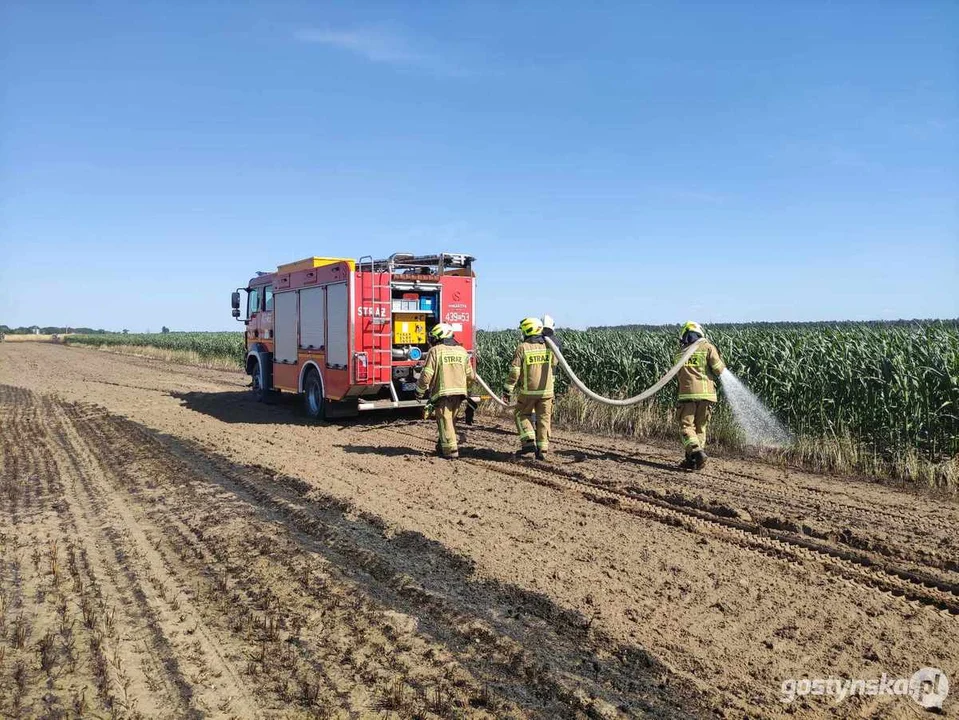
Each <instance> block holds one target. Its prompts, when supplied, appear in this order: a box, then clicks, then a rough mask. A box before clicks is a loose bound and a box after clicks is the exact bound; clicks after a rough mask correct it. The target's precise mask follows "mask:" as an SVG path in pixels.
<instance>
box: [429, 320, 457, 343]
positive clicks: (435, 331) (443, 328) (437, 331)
mask: <svg viewBox="0 0 959 720" xmlns="http://www.w3.org/2000/svg"><path fill="white" fill-rule="evenodd" d="M451 337H453V326H452V325H450V324H448V323H437V324H436V325H434V326H433V328H432V329H431V330H430V338H432V339H433V340H434V341H436V342H439V341H440V340H447V339H449V338H451Z"/></svg>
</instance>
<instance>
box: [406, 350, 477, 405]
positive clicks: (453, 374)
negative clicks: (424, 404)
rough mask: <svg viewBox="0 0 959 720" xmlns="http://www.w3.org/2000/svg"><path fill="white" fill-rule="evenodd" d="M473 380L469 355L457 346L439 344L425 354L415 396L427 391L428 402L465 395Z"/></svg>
mask: <svg viewBox="0 0 959 720" xmlns="http://www.w3.org/2000/svg"><path fill="white" fill-rule="evenodd" d="M474 378H475V373H474V372H473V365H472V363H471V362H470V356H469V353H468V352H466V350H465V349H464V348H463V347H462V346H461V345H459V344H446V343H440V344H439V345H434V346H433V347H431V348H430V351H429V352H428V353H426V364H425V365H424V366H423V372H422V373H420V379H419V380H418V381H417V382H416V395H417V396H418V397H422V396H423V395H425V394H426V393H427V391H429V393H430V400H436V398H440V397H445V396H447V395H467V394H468V387H469V383H470V382H472V381H473V379H474Z"/></svg>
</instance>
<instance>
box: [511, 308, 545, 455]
mask: <svg viewBox="0 0 959 720" xmlns="http://www.w3.org/2000/svg"><path fill="white" fill-rule="evenodd" d="M519 329H520V330H521V331H522V333H523V341H522V342H521V343H520V344H519V345H518V346H517V347H516V353H515V354H514V355H513V362H512V363H511V364H510V369H509V376H508V377H507V379H506V383H505V387H504V389H505V392H504V395H503V399H504V400H505V401H506V402H507V403H509V402H511V401H512V399H513V395H514V394H515V396H516V407H515V408H514V410H513V416H514V418H515V419H516V429H517V430H518V431H519V439H520V442H521V443H522V447H520V449H519V450H518V451H517V452H516V455H517V456H518V457H522V456H524V455H535V456H536V459H537V460H545V459H546V458H547V453H548V452H549V435H550V426H551V420H552V416H553V368H554V367H556V356H555V355H554V354H553V351H552V350H550V349H549V346H548V345H546V340H545V339H544V337H543V330H544V326H543V323H542V321H541V320H540V319H539V318H534V317H528V318H525V319H524V320H523V321H522V322H521V323H520V324H519ZM549 333H550V334H552V319H550V328H549ZM534 415H535V416H536V418H535V426H534V422H533V416H534Z"/></svg>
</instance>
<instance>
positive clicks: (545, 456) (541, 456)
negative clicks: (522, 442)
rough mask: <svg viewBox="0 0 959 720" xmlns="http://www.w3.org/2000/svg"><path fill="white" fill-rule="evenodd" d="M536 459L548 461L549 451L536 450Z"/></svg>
mask: <svg viewBox="0 0 959 720" xmlns="http://www.w3.org/2000/svg"><path fill="white" fill-rule="evenodd" d="M536 459H537V460H541V461H542V462H549V452H548V451H546V450H537V451H536Z"/></svg>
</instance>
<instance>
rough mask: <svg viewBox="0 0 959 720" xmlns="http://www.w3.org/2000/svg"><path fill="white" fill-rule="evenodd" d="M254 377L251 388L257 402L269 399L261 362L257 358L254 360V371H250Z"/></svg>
mask: <svg viewBox="0 0 959 720" xmlns="http://www.w3.org/2000/svg"><path fill="white" fill-rule="evenodd" d="M250 376H251V378H252V383H251V389H252V391H253V397H254V399H256V401H257V402H266V401H267V390H266V388H264V387H263V376H262V375H261V373H260V363H259V362H258V361H256V360H254V361H253V367H252V371H251V372H250Z"/></svg>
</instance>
